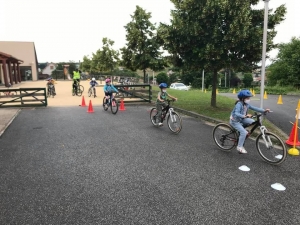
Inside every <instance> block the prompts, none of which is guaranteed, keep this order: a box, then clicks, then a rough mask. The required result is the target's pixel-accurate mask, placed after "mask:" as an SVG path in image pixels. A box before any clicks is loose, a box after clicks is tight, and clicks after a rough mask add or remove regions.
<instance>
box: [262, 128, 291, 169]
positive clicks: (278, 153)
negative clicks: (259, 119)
mask: <svg viewBox="0 0 300 225" xmlns="http://www.w3.org/2000/svg"><path fill="white" fill-rule="evenodd" d="M256 149H257V151H258V153H259V155H260V156H261V157H262V158H263V160H264V161H266V162H267V163H270V164H273V165H279V164H281V163H282V162H284V160H285V159H286V156H287V150H286V146H285V144H284V143H283V141H282V140H281V139H280V138H279V137H278V136H277V135H276V134H273V133H271V132H265V138H264V137H263V135H262V134H260V135H258V137H257V138H256Z"/></svg>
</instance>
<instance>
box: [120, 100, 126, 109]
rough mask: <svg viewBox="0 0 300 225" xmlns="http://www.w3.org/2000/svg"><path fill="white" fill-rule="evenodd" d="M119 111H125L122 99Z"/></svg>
mask: <svg viewBox="0 0 300 225" xmlns="http://www.w3.org/2000/svg"><path fill="white" fill-rule="evenodd" d="M119 110H120V111H125V110H126V109H125V106H124V100H123V99H121V105H120V109H119Z"/></svg>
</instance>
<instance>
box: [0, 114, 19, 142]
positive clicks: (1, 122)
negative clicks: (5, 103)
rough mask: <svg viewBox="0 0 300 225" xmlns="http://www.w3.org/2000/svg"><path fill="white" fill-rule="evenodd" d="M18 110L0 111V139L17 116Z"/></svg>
mask: <svg viewBox="0 0 300 225" xmlns="http://www.w3.org/2000/svg"><path fill="white" fill-rule="evenodd" d="M20 110H21V109H18V108H9V109H0V137H1V135H2V134H3V133H4V131H5V130H6V128H7V127H8V126H9V125H10V124H11V122H12V121H13V120H14V118H15V117H16V116H17V115H18V114H19V112H20Z"/></svg>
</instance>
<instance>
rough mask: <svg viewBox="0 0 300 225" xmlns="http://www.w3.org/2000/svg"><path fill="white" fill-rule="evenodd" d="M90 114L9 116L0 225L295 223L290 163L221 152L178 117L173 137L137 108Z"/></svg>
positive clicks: (295, 164) (293, 162)
mask: <svg viewBox="0 0 300 225" xmlns="http://www.w3.org/2000/svg"><path fill="white" fill-rule="evenodd" d="M94 111H95V112H94V113H87V107H79V106H74V107H47V108H37V109H32V108H28V109H23V110H22V111H21V112H20V113H19V115H18V116H17V117H16V118H15V120H14V122H13V123H12V124H11V125H10V126H9V127H8V129H7V130H6V132H5V133H4V134H3V135H2V136H1V138H0V224H163V225H166V224H259V225H261V224H300V213H299V212H300V211H299V202H300V196H299V193H298V192H299V190H298V189H299V185H300V176H299V158H297V157H291V156H288V158H287V160H286V161H285V162H284V163H283V164H282V165H280V166H271V165H269V164H267V163H265V162H264V161H262V159H261V158H260V156H259V155H258V153H257V151H256V150H255V146H254V141H252V140H247V142H246V145H245V148H246V149H247V150H248V154H246V155H240V154H238V153H237V151H236V150H232V152H229V153H228V152H222V151H220V150H219V149H218V148H217V146H216V145H215V144H214V143H213V139H212V129H213V126H211V125H210V124H207V123H205V122H203V121H199V120H196V119H193V118H190V117H187V116H183V129H182V131H181V132H180V133H179V134H178V135H174V134H172V133H171V132H170V130H169V129H168V127H167V125H166V123H165V124H164V126H163V127H160V128H157V127H154V126H153V125H152V124H151V122H150V119H149V107H146V106H126V111H120V112H118V113H117V114H116V115H113V114H112V113H110V112H109V111H107V112H105V111H103V109H102V107H98V106H95V107H94ZM242 165H246V166H248V167H249V168H250V171H249V172H243V171H241V170H239V169H238V168H239V167H240V166H242ZM274 183H280V184H282V185H284V187H286V190H285V191H277V190H274V189H272V188H271V185H272V184H274Z"/></svg>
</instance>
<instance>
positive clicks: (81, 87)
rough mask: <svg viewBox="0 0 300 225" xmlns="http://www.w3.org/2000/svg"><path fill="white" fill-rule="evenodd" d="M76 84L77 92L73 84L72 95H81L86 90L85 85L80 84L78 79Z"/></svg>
mask: <svg viewBox="0 0 300 225" xmlns="http://www.w3.org/2000/svg"><path fill="white" fill-rule="evenodd" d="M75 85H76V86H77V92H76V91H75V90H76V89H75V88H74V86H73V85H72V95H73V96H74V95H75V94H76V95H78V96H81V95H82V93H83V91H84V87H83V86H82V85H80V83H79V82H78V81H76V83H75Z"/></svg>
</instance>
